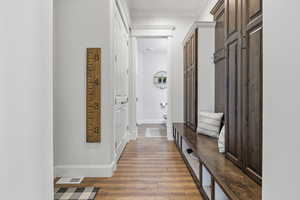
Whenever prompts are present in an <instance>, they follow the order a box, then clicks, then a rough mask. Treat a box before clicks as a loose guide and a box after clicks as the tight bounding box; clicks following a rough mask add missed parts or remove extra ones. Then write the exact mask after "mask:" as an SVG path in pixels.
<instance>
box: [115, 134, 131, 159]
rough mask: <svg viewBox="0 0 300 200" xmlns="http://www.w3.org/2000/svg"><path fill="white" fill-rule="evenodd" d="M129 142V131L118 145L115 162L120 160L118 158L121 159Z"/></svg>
mask: <svg viewBox="0 0 300 200" xmlns="http://www.w3.org/2000/svg"><path fill="white" fill-rule="evenodd" d="M128 142H129V132H126V133H125V135H124V137H123V138H122V142H121V143H120V144H119V145H118V146H117V148H116V153H115V155H116V156H115V159H114V160H115V163H117V162H118V160H119V159H120V157H121V155H122V153H123V151H124V149H125V147H126V145H127V144H128Z"/></svg>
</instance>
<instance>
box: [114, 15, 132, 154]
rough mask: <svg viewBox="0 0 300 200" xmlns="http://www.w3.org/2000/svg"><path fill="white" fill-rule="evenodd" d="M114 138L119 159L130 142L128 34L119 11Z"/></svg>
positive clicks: (115, 71)
mask: <svg viewBox="0 0 300 200" xmlns="http://www.w3.org/2000/svg"><path fill="white" fill-rule="evenodd" d="M113 49H114V50H113V54H114V100H115V106H114V138H115V153H116V156H117V159H118V158H119V156H120V154H121V153H122V151H123V149H124V147H125V145H126V143H127V142H128V86H129V83H128V65H129V48H128V34H127V32H126V29H125V26H124V25H123V22H122V19H121V16H120V14H119V12H118V11H116V12H115V15H114V48H113Z"/></svg>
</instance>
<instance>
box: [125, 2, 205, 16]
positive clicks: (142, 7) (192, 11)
mask: <svg viewBox="0 0 300 200" xmlns="http://www.w3.org/2000/svg"><path fill="white" fill-rule="evenodd" d="M126 1H127V4H128V7H129V10H130V13H131V16H132V17H138V16H179V17H180V16H181V17H183V16H186V17H195V16H197V15H198V14H199V13H200V11H201V8H202V7H203V5H206V3H207V2H208V1H209V0H126Z"/></svg>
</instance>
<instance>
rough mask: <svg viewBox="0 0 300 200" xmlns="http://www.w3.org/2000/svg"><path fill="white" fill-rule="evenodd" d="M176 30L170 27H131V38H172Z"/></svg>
mask: <svg viewBox="0 0 300 200" xmlns="http://www.w3.org/2000/svg"><path fill="white" fill-rule="evenodd" d="M175 29H176V27H175V26H172V25H133V26H132V30H131V36H132V37H173V31H174V30H175Z"/></svg>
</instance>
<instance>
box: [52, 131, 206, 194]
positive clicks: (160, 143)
mask: <svg viewBox="0 0 300 200" xmlns="http://www.w3.org/2000/svg"><path fill="white" fill-rule="evenodd" d="M77 186H78V185H77ZM81 186H97V187H100V188H101V191H100V193H98V195H97V197H96V200H100V199H101V200H102V199H103V200H202V197H201V194H200V193H199V191H198V189H197V186H196V184H195V183H194V181H193V179H192V177H191V175H190V174H189V172H188V169H187V168H186V166H185V164H184V161H183V160H182V158H181V156H180V154H179V152H178V150H177V149H176V147H175V145H174V143H173V142H171V141H167V139H163V138H150V139H149V138H144V137H139V139H138V140H136V141H132V142H130V143H129V144H128V145H127V147H126V149H125V151H124V153H123V155H122V157H121V159H120V161H119V163H118V169H117V171H116V172H115V174H114V176H113V177H112V178H85V179H84V181H83V183H82V184H81ZM55 187H59V185H55Z"/></svg>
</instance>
